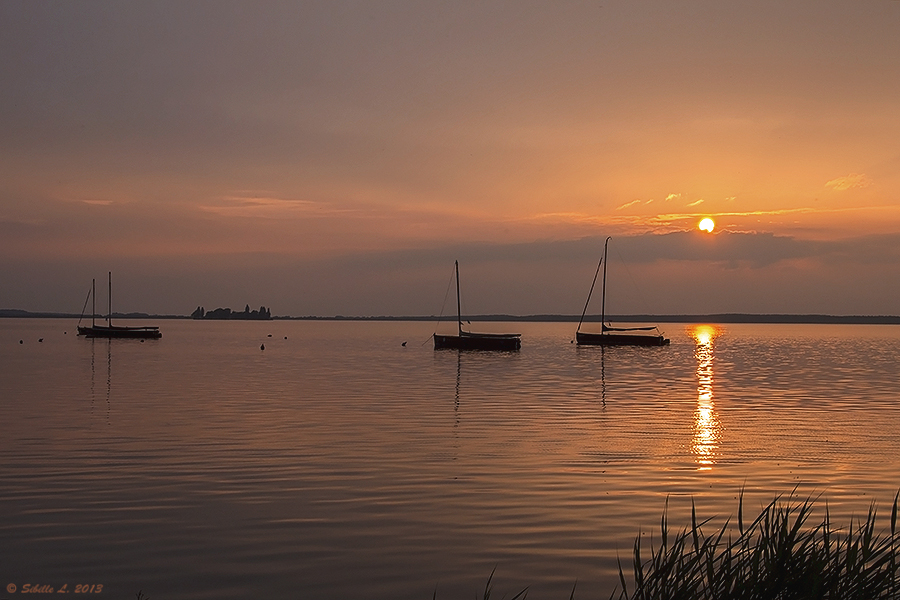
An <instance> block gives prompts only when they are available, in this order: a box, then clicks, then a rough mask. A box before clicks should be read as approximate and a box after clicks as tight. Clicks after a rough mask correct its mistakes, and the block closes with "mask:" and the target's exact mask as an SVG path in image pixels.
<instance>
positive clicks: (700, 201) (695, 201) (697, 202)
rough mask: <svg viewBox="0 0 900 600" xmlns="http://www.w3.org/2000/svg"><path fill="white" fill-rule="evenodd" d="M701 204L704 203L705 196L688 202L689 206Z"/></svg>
mask: <svg viewBox="0 0 900 600" xmlns="http://www.w3.org/2000/svg"><path fill="white" fill-rule="evenodd" d="M701 204H703V198H700V199H699V200H694V201H693V202H691V203H690V204H688V206H689V207H690V206H699V205H701Z"/></svg>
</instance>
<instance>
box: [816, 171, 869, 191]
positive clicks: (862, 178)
mask: <svg viewBox="0 0 900 600" xmlns="http://www.w3.org/2000/svg"><path fill="white" fill-rule="evenodd" d="M870 185H872V180H871V179H869V178H868V177H866V175H864V174H861V173H850V174H849V175H845V176H843V177H838V178H837V179H832V180H831V181H829V182H827V183H826V184H825V187H828V188H831V189H833V190H837V191H839V192H843V191H845V190H852V189H855V188H866V187H869V186H870Z"/></svg>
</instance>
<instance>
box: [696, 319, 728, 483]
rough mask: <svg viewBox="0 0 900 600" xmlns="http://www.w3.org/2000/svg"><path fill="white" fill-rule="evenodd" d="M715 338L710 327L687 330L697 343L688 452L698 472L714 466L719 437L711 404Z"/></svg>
mask: <svg viewBox="0 0 900 600" xmlns="http://www.w3.org/2000/svg"><path fill="white" fill-rule="evenodd" d="M718 335H719V330H718V329H717V328H716V327H714V326H712V325H697V326H696V327H694V328H693V329H692V330H691V336H692V337H693V338H694V340H695V341H696V343H697V347H696V348H695V349H694V356H695V357H696V358H697V410H696V411H694V423H693V430H694V436H693V439H692V440H691V452H692V453H693V454H694V456H695V457H696V460H697V464H698V465H699V468H700V469H701V470H708V469H711V468H712V466H713V465H714V464H715V463H716V457H717V456H718V448H719V439H720V438H721V434H722V428H721V426H720V425H719V420H718V418H717V416H716V405H715V402H714V401H713V357H714V352H713V348H714V343H715V339H716V336H718Z"/></svg>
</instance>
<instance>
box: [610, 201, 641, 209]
mask: <svg viewBox="0 0 900 600" xmlns="http://www.w3.org/2000/svg"><path fill="white" fill-rule="evenodd" d="M640 203H641V201H640V200H632V201H631V202H626V203H625V204H623V205H622V206H617V207H616V210H623V209H625V208H628V207H629V206H634V205H635V204H640Z"/></svg>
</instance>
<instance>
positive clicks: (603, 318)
mask: <svg viewBox="0 0 900 600" xmlns="http://www.w3.org/2000/svg"><path fill="white" fill-rule="evenodd" d="M608 248H609V238H606V242H604V243H603V295H602V296H601V300H600V333H601V334H602V333H603V332H604V331H605V330H606V265H607V263H608V262H609V261H608V260H606V253H607V250H608Z"/></svg>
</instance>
